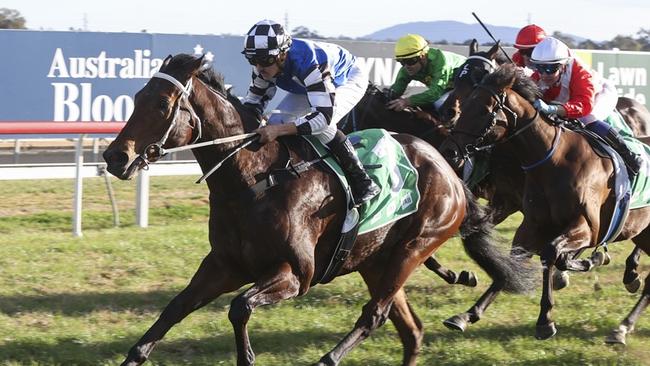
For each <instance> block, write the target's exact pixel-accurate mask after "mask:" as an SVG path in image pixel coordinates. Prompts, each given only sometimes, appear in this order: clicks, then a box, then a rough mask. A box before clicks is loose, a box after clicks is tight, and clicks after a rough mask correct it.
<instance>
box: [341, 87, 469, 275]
mask: <svg viewBox="0 0 650 366" xmlns="http://www.w3.org/2000/svg"><path fill="white" fill-rule="evenodd" d="M389 100H390V99H389V97H388V96H387V95H386V94H385V93H384V91H382V90H381V89H380V88H379V87H378V86H377V85H376V84H373V83H368V89H367V90H366V93H365V94H364V96H363V98H361V100H360V101H359V103H357V105H356V106H355V107H354V108H353V109H352V111H351V112H350V113H349V114H348V115H347V116H345V117H344V118H343V119H342V120H341V121H340V122H339V128H340V129H341V130H342V131H343V132H344V133H346V134H348V133H351V132H354V131H360V130H365V129H369V128H383V129H385V130H388V131H391V132H396V133H407V134H409V135H413V136H416V137H419V138H421V139H423V140H424V141H426V142H428V143H429V144H431V145H432V146H433V147H438V146H440V144H442V142H443V141H444V139H445V138H446V136H447V128H446V127H445V126H443V125H441V124H440V122H439V121H438V120H437V119H436V118H435V117H433V116H432V115H431V114H430V113H428V112H425V111H421V110H415V109H410V108H409V109H405V110H403V111H399V112H398V111H394V110H392V109H389V108H387V107H386V104H387V103H388V101H389ZM424 265H425V266H426V267H427V268H428V269H429V270H430V271H432V272H434V273H435V274H437V275H438V276H439V277H440V278H442V279H443V280H445V282H447V283H449V284H455V285H464V286H469V287H476V285H477V284H478V278H477V276H476V273H474V272H473V271H467V270H462V271H460V272H459V273H456V272H454V271H452V270H450V269H448V268H446V267H444V266H443V265H442V264H440V263H439V262H438V261H437V260H436V259H435V258H434V257H431V258H429V259H427V260H426V261H425V262H424Z"/></svg>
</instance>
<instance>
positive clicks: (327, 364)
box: [313, 354, 336, 366]
mask: <svg viewBox="0 0 650 366" xmlns="http://www.w3.org/2000/svg"><path fill="white" fill-rule="evenodd" d="M313 366H336V362H334V360H333V359H332V358H331V357H330V356H329V354H326V355H325V356H323V357H321V359H320V360H318V362H316V363H315V364H314V365H313Z"/></svg>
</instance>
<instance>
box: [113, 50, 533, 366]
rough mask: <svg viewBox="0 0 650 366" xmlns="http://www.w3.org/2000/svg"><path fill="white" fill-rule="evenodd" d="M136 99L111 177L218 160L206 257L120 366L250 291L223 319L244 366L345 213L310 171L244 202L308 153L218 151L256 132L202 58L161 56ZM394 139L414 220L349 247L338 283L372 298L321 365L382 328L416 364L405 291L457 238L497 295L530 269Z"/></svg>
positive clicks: (414, 142)
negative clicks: (262, 310) (355, 277)
mask: <svg viewBox="0 0 650 366" xmlns="http://www.w3.org/2000/svg"><path fill="white" fill-rule="evenodd" d="M134 101H135V109H134V111H133V114H132V115H131V117H130V118H129V120H128V122H127V124H126V125H125V127H124V129H123V130H122V131H121V132H120V134H119V135H118V136H117V138H116V139H115V140H114V141H113V142H112V143H111V144H110V145H109V146H108V148H107V150H106V151H105V152H104V159H105V160H106V162H107V164H108V167H107V169H108V171H109V172H111V173H112V174H113V175H115V176H117V177H118V178H120V179H129V178H131V177H133V176H134V175H135V174H136V173H137V171H138V170H140V169H142V168H144V167H146V166H147V164H150V163H153V162H155V161H156V160H157V159H158V158H159V157H160V152H161V149H169V148H174V147H177V146H183V145H187V144H190V143H194V142H197V143H201V142H205V143H206V146H203V145H201V146H202V147H200V148H195V149H193V153H194V155H195V157H196V160H197V162H198V163H199V165H200V166H201V169H202V170H203V171H204V172H207V171H210V170H212V168H213V167H215V165H216V164H217V163H218V162H220V161H225V162H224V163H223V165H222V166H221V168H220V170H217V171H216V173H214V174H212V175H210V176H209V177H208V178H207V180H206V182H207V185H208V188H209V191H210V219H209V240H210V245H211V250H210V252H209V253H208V254H207V256H206V257H205V258H204V259H203V261H202V263H201V265H200V266H199V268H198V270H197V272H196V273H195V275H194V277H193V278H192V280H191V281H190V283H189V285H188V286H187V287H186V288H185V289H184V290H183V291H181V292H180V293H179V294H178V295H177V296H176V297H175V298H174V299H173V300H172V301H171V302H170V303H169V304H168V305H167V307H166V308H165V309H164V310H163V312H162V314H161V315H160V317H159V318H158V320H157V321H156V322H155V323H154V324H153V326H152V327H151V328H150V329H149V330H148V331H147V332H146V333H145V334H144V335H143V336H142V338H140V340H138V342H137V343H136V344H135V345H134V346H133V347H132V348H131V349H130V351H129V353H128V355H127V358H126V360H125V361H124V362H123V365H129V366H133V365H140V364H142V363H144V362H145V361H146V360H147V358H148V357H149V355H150V353H151V351H152V350H153V348H154V346H155V345H156V343H157V342H159V341H160V340H161V339H162V338H163V337H164V335H165V334H166V333H167V332H168V331H169V329H170V328H171V327H172V326H173V325H175V324H176V323H178V322H180V321H181V320H182V319H183V318H185V317H186V316H188V315H189V314H190V313H191V312H193V311H195V310H197V309H199V308H201V307H203V306H205V305H206V304H208V303H209V302H211V301H212V300H214V299H216V298H217V297H219V296H220V295H222V294H224V293H227V292H231V291H235V290H237V289H239V288H240V287H242V286H244V285H247V284H252V285H251V286H250V287H248V288H247V289H246V290H245V291H243V292H242V293H240V294H239V295H238V296H236V297H235V298H234V299H233V300H232V302H231V306H230V310H229V313H228V318H229V320H230V321H231V323H232V325H233V329H234V336H235V341H236V347H237V364H238V365H252V364H253V363H254V361H255V355H254V353H253V349H252V346H251V341H250V339H249V336H248V331H247V323H248V321H249V319H250V316H251V314H252V312H253V310H254V309H255V308H256V307H258V306H262V305H269V304H274V303H277V302H279V301H281V300H285V299H289V298H293V297H296V296H300V295H304V294H305V293H307V291H308V290H309V289H310V288H311V287H312V286H314V285H316V283H317V282H318V279H319V278H321V276H322V274H323V272H324V271H325V269H326V267H327V265H328V263H329V261H330V258H331V256H332V253H333V251H334V248H335V246H336V244H337V240H338V237H339V235H340V232H341V226H342V224H343V219H344V216H345V211H346V209H345V206H346V197H345V195H344V193H343V190H342V189H341V187H340V184H339V182H338V181H337V179H338V178H336V177H335V176H334V175H332V174H330V173H329V171H328V170H327V169H325V168H324V167H323V166H320V165H318V164H317V165H315V166H314V168H313V169H309V170H307V171H303V172H302V173H300V175H299V176H293V178H292V179H288V180H286V181H284V182H283V183H282V184H279V185H276V186H274V187H272V188H271V189H268V190H265V191H263V192H261V193H260V192H257V193H253V194H251V187H253V186H255V185H256V184H257V183H259V182H263V181H264V180H266V179H267V178H268V177H269V174H270V173H271V171H273V170H276V169H286V167H287V166H288V165H291V164H296V163H298V162H301V161H312V160H313V159H317V155H316V154H315V153H314V152H312V151H311V150H310V148H308V144H307V143H306V142H305V141H304V140H302V139H301V138H298V137H295V138H288V139H286V140H284V141H283V142H281V141H274V142H272V143H268V144H265V145H262V146H260V145H259V144H257V143H251V144H249V142H250V141H249V140H248V139H245V140H243V141H245V142H246V143H245V144H242V143H236V142H228V143H225V144H216V141H215V139H224V138H225V139H229V141H230V140H231V139H235V138H237V139H239V138H243V136H247V135H243V134H245V133H247V132H251V131H253V130H254V129H255V128H257V127H258V126H259V122H258V121H257V119H256V117H255V116H254V114H253V113H252V112H251V111H248V110H247V109H246V108H245V107H244V106H242V104H241V103H240V102H239V100H238V99H237V98H236V97H234V96H232V95H229V94H228V93H227V92H226V91H225V90H224V88H223V80H221V79H220V78H218V77H216V74H215V73H214V72H213V71H212V70H211V69H206V68H205V67H204V66H203V58H202V57H201V58H195V57H193V56H190V55H184V54H180V55H176V56H174V57H172V56H169V57H167V58H166V59H165V60H164V62H163V64H162V66H161V69H160V72H158V73H156V74H155V75H154V77H153V78H152V79H151V80H149V82H148V83H147V84H146V85H145V86H144V87H143V89H141V90H140V91H139V92H138V93H136V95H135V99H134ZM395 138H396V139H397V140H398V141H399V142H400V143H401V145H402V146H403V149H404V150H405V152H406V154H407V156H408V158H409V159H410V161H411V162H412V163H413V165H414V166H415V167H417V170H418V173H419V180H418V188H419V190H420V193H421V200H420V204H419V207H418V211H416V212H415V213H413V214H411V215H409V216H406V217H403V218H401V219H399V220H398V221H395V222H393V223H391V224H389V225H386V226H383V227H381V228H379V229H377V230H375V231H371V232H368V233H366V234H363V235H360V236H359V237H358V238H357V242H356V244H355V246H354V248H353V249H352V251H351V252H350V254H349V256H348V257H347V259H346V260H345V262H344V264H343V267H342V270H341V271H340V273H338V275H344V274H347V273H351V272H353V271H358V272H359V273H360V274H361V276H362V278H363V279H364V281H365V282H366V284H367V286H368V289H369V292H370V300H369V301H368V303H367V304H366V305H365V306H364V307H363V308H362V310H361V315H360V317H359V319H358V320H357V321H356V323H355V324H354V328H353V329H352V331H350V332H349V333H348V334H347V335H345V337H344V338H343V339H342V340H341V341H340V343H338V344H337V345H336V347H334V349H333V350H332V351H330V352H329V353H327V354H325V355H324V356H323V357H322V358H321V359H320V361H319V362H318V363H317V364H318V365H337V364H339V362H340V361H341V359H342V358H343V357H344V356H345V355H346V354H347V353H348V352H350V351H351V350H352V349H353V348H354V347H355V346H356V345H357V344H359V343H360V342H361V341H363V340H364V339H365V338H367V337H368V336H369V335H370V333H371V332H372V331H373V330H375V329H376V328H378V327H379V326H381V325H382V324H383V323H384V322H385V321H386V319H387V318H390V320H391V321H392V322H393V324H394V325H395V327H396V328H397V332H398V335H399V337H400V340H401V342H402V344H403V364H404V365H415V364H416V357H417V354H418V353H419V351H420V347H421V344H422V339H423V331H422V323H421V321H420V320H419V319H418V317H417V315H416V314H415V312H414V311H413V307H412V306H411V305H410V304H409V302H408V300H407V297H406V294H405V292H404V288H403V285H404V283H405V281H406V280H407V279H408V277H409V275H410V274H411V273H412V272H413V270H414V269H415V268H416V267H417V266H418V265H420V264H422V263H423V262H424V261H425V260H426V259H427V258H429V257H430V256H431V255H432V254H433V253H434V252H435V251H436V249H437V248H438V247H440V246H441V245H442V244H443V243H445V242H446V241H447V240H448V239H449V238H450V237H451V236H453V235H455V234H456V233H458V232H460V236H461V238H462V242H463V245H464V247H465V250H466V251H467V252H468V254H469V255H470V257H472V259H474V260H475V261H477V263H478V264H479V265H480V266H481V267H482V268H483V269H484V270H485V271H486V272H487V273H488V274H489V275H490V276H491V277H492V278H493V280H494V281H495V282H496V283H499V286H503V287H505V288H506V289H509V290H511V291H514V292H519V291H526V290H528V289H529V288H530V287H529V285H530V283H529V282H526V279H527V277H528V276H527V273H526V270H527V269H529V268H530V267H526V266H524V265H523V264H522V261H521V260H520V259H518V258H514V257H512V256H510V255H509V254H508V253H501V251H500V250H498V248H497V247H495V246H494V245H493V244H492V242H491V241H490V236H489V234H490V230H489V229H490V224H489V221H488V220H487V219H486V217H485V215H484V214H483V213H482V211H481V207H480V206H479V205H477V203H476V200H475V199H474V198H473V196H472V195H471V192H469V191H468V190H467V188H466V187H465V186H464V185H463V183H462V181H461V180H460V179H458V178H457V177H456V175H455V174H454V173H453V170H452V169H451V168H450V167H449V165H448V164H447V163H446V162H445V160H444V158H442V156H441V155H440V154H439V153H438V152H437V151H436V150H435V149H434V148H433V147H431V146H430V145H429V144H427V143H425V142H424V141H422V140H420V139H418V138H415V137H413V136H409V135H396V136H395ZM218 141H223V140H218ZM228 157H229V158H228ZM224 159H225V160H224ZM288 321H289V320H288Z"/></svg>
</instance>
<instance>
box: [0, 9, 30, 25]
mask: <svg viewBox="0 0 650 366" xmlns="http://www.w3.org/2000/svg"><path fill="white" fill-rule="evenodd" d="M26 28H27V27H25V18H23V16H22V15H20V12H19V11H18V10H14V9H8V8H0V29H26Z"/></svg>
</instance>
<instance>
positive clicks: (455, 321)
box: [442, 314, 467, 332]
mask: <svg viewBox="0 0 650 366" xmlns="http://www.w3.org/2000/svg"><path fill="white" fill-rule="evenodd" d="M442 324H444V325H445V327H447V328H449V329H451V330H459V331H461V332H464V331H465V329H467V315H466V314H460V315H454V316H452V317H451V318H449V319H447V320H445V321H443V322H442Z"/></svg>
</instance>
